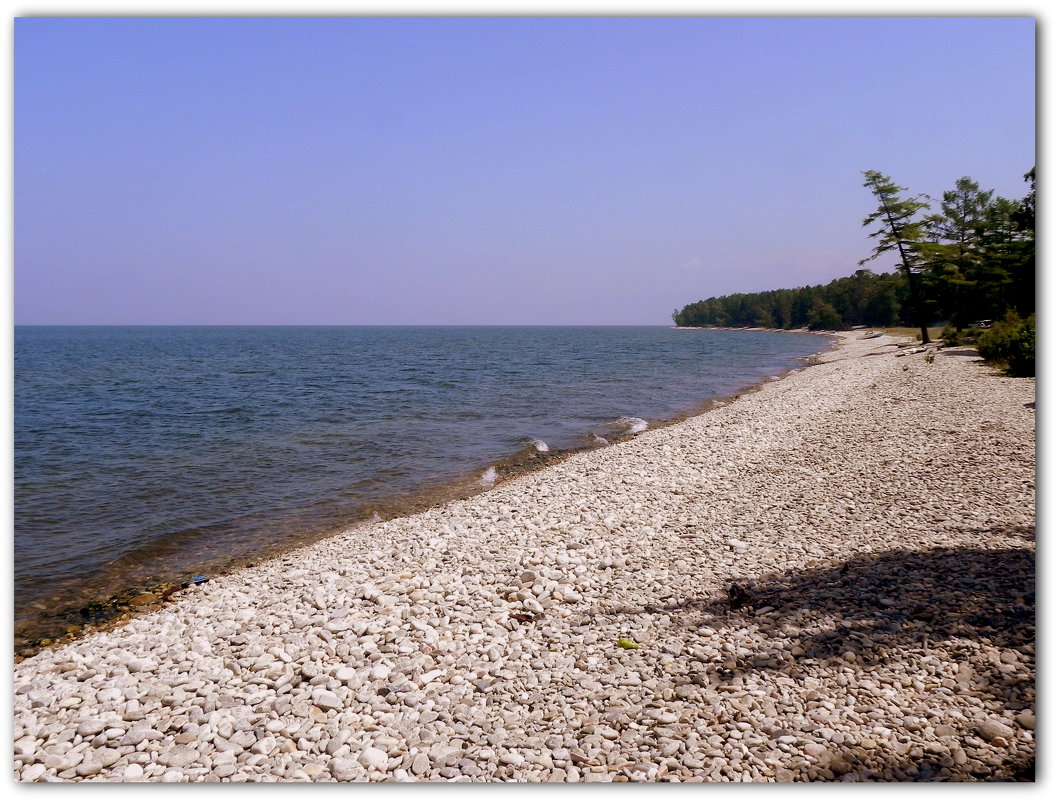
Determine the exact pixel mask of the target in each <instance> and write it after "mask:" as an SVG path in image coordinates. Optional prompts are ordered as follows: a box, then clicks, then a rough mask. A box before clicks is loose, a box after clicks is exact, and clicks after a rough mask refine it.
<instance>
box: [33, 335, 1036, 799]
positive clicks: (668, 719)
mask: <svg viewBox="0 0 1057 801" xmlns="http://www.w3.org/2000/svg"><path fill="white" fill-rule="evenodd" d="M830 336H833V335H830ZM836 338H837V339H838V340H839V341H840V343H841V344H840V347H838V348H837V349H836V350H828V351H826V352H824V353H823V354H822V355H821V356H820V357H819V363H818V365H817V366H815V367H812V369H811V370H802V369H801V370H798V371H795V372H792V373H791V374H787V375H786V377H785V378H784V379H782V380H780V381H767V382H765V383H763V384H762V385H760V386H759V388H758V389H756V390H755V391H753V392H749V393H742V394H740V396H739V397H738V398H737V399H736V400H734V401H733V402H731V403H728V404H726V405H723V406H719V407H718V408H714V409H713V410H712V411H710V412H709V413H707V414H699V415H696V416H693V417H689V418H687V419H685V420H682V421H679V422H675V423H672V424H670V425H666V426H659V427H657V428H653V429H649V430H647V431H645V432H643V433H642V434H639V435H638V436H636V437H633V438H630V439H628V440H625V441H623V442H621V443H617V444H614V445H613V446H611V447H608V448H602V449H595V450H588V451H580V452H576V453H573V454H571V455H570V456H569V457H568V458H566V459H563V460H562V461H561V462H560V463H558V464H556V465H553V466H550V467H547V468H544V469H542V470H538V471H530V472H527V473H525V474H522V475H519V476H517V477H514V478H510V479H508V480H505V481H501V482H499V483H497V484H496V486H495V487H493V488H492V489H490V490H487V491H485V492H483V493H481V494H479V495H474V496H472V497H470V498H468V499H464V500H457V501H454V502H451V503H448V504H446V505H443V506H439V507H432V508H430V509H427V510H425V511H423V512H420V513H418V514H415V515H412V516H409V517H402V518H394V519H391V520H387V521H382V522H379V523H374V524H368V525H365V526H360V527H358V528H354V529H351V530H349V531H347V532H345V533H344V534H341V535H337V536H335V537H331V538H328V539H325V540H321V541H320V542H318V543H315V544H313V545H310V546H307V547H304V548H302V549H299V550H297V551H294V552H290V553H287V554H286V555H284V556H280V557H277V558H275V559H273V560H271V561H269V562H267V563H263V564H259V565H257V566H255V567H252V568H247V569H244V570H240V571H237V572H235V573H232V574H229V575H226V576H222V577H218V578H217V579H215V580H211V581H210V582H209V583H207V584H203V585H199V586H195V587H191V588H188V590H187V591H186V592H184V593H179V594H177V595H175V596H173V599H172V602H171V603H170V604H169V605H168V606H166V607H164V608H162V609H160V610H158V611H155V612H152V613H150V614H147V615H145V616H142V617H137V618H136V619H134V620H132V621H131V622H129V623H127V624H126V625H125V626H123V627H122V628H118V629H114V630H112V631H108V632H103V633H96V634H92V635H90V636H88V637H85V638H83V639H79V640H76V641H74V642H72V643H69V644H66V645H62V646H60V647H57V648H53V649H49V650H47V651H42V652H40V653H38V654H36V655H35V656H32V657H30V658H27V659H26V660H24V661H22V662H21V663H19V664H17V665H16V666H15V683H14V686H15V732H14V740H15V753H16V763H15V768H16V779H21V780H23V781H27V780H38V781H47V780H59V781H62V780H81V779H84V780H95V781H140V780H146V781H187V780H208V781H217V780H227V781H238V780H252V781H260V780H271V781H275V780H280V781H307V780H338V781H349V780H393V779H395V780H401V779H414V778H417V779H420V780H434V781H445V780H500V779H516V780H527V781H643V780H645V781H658V780H669V781H702V780H703V781H727V780H757V781H789V780H793V779H801V780H815V781H824V780H833V779H836V778H844V779H846V780H847V779H848V778H852V779H854V778H858V779H861V780H886V779H887V780H915V779H916V780H925V779H929V778H946V779H948V780H973V779H979V778H992V779H993V778H1020V777H1022V776H1023V775H1024V771H1026V769H1027V765H1028V764H1029V762H1031V761H1032V760H1033V754H1034V743H1033V727H1034V694H1033V682H1034V629H1033V626H1034V598H1033V592H1034V587H1033V579H1034V566H1033V558H1034V550H1033V543H1034V535H1033V531H1034V502H1033V487H1034V451H1033V446H1034V440H1033V437H1034V412H1033V411H1031V410H1030V409H1028V408H1026V406H1025V404H1026V403H1027V402H1029V401H1034V381H1033V380H1031V379H1007V378H1001V377H999V376H996V375H994V373H993V371H990V370H989V369H987V368H983V367H981V366H979V365H977V364H975V363H971V362H969V361H968V360H967V359H966V358H965V357H964V356H959V355H956V354H945V353H943V352H942V351H941V352H940V354H939V356H938V358H936V359H935V363H934V364H933V363H927V362H926V361H925V360H924V358H923V356H914V357H910V358H902V359H893V358H886V357H885V355H886V354H887V355H888V356H889V357H890V356H891V349H890V346H891V344H893V342H895V341H897V340H896V339H895V338H893V337H888V336H885V337H882V338H878V339H872V340H865V341H864V340H861V339H854V338H853V337H852V336H850V335H847V334H845V335H837V337H836ZM886 346H888V347H886ZM868 356H876V357H877V358H867V357H868ZM919 464H927V465H928V471H929V474H928V480H927V481H921V480H918V479H915V478H914V473H915V471H916V469H917V468H916V467H915V465H919ZM999 488H1001V490H1002V492H999V491H998V490H999ZM967 491H968V492H971V493H972V501H971V503H966V500H967V498H968V495H967ZM1029 555H1030V559H1029ZM908 575H909V576H910V579H907V576H908ZM950 575H958V576H959V577H960V578H962V579H965V580H968V581H970V583H971V587H970V589H971V590H972V591H971V592H969V591H968V590H966V591H965V592H960V591H959V587H960V586H961V585H957V586H954V587H951V586H948V585H949V578H948V577H949V576H950ZM937 577H944V578H945V579H947V580H948V583H947V584H937V583H936V580H937ZM1029 580H1030V582H1031V583H1032V586H1031V597H1030V599H1029V597H1028V590H1026V589H1025V587H1026V586H1027V582H1029ZM734 585H737V587H738V588H739V591H740V592H741V593H743V594H744V597H742V596H741V595H738V593H737V592H735V591H734V589H733V587H734ZM973 599H979V601H980V604H981V605H980V608H977V606H976V605H974V604H975V603H976V601H974V600H973ZM938 602H941V603H939V606H938V607H937V603H938ZM919 607H922V608H920V609H919ZM930 609H931V610H932V611H930ZM1007 609H1008V610H1010V611H1009V614H1010V615H1014V614H1016V615H1019V617H1017V618H1016V621H1017V622H1018V625H1016V626H1010V625H1009V621H1008V620H997V621H996V620H991V618H993V617H995V615H996V610H1000V611H1002V613H1003V614H1005V611H1004V610H1007ZM989 615H990V617H989ZM838 632H839V636H837V635H838ZM618 640H624V641H625V644H634V645H637V647H627V648H626V647H622V646H618V645H617V644H616V643H617V641H618ZM965 666H968V668H967V670H966V669H963V668H964V667H965ZM1000 667H1001V669H999V668H1000ZM860 707H862V711H860ZM873 713H880V715H881V716H880V717H876V716H871V715H872V714H873ZM926 754H927V755H928V756H927V757H925V756H922V755H926ZM948 763H949V764H948ZM926 764H927V770H926V769H925V768H924V767H922V765H926ZM912 771H913V775H911V772H912Z"/></svg>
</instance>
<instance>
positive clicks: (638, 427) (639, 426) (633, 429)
mask: <svg viewBox="0 0 1057 801" xmlns="http://www.w3.org/2000/svg"><path fill="white" fill-rule="evenodd" d="M617 425H621V426H624V430H625V431H626V432H627V433H628V434H641V433H642V432H643V431H645V430H646V429H647V428H648V427H649V424H648V423H647V422H646V421H645V420H643V419H642V418H641V417H621V418H620V419H619V420H617Z"/></svg>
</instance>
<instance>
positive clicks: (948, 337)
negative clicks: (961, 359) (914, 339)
mask: <svg viewBox="0 0 1057 801" xmlns="http://www.w3.org/2000/svg"><path fill="white" fill-rule="evenodd" d="M940 339H942V340H943V342H944V344H946V345H947V347H952V346H954V345H957V344H959V343H960V342H961V341H962V335H961V334H960V333H958V331H956V330H955V329H953V328H951V327H950V326H949V325H948V326H946V327H944V329H943V330H942V331H940Z"/></svg>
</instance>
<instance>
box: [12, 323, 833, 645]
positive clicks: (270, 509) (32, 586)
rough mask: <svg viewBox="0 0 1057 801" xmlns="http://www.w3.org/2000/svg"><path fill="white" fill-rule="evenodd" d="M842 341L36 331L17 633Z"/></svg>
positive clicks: (24, 449) (595, 434) (288, 541)
mask: <svg viewBox="0 0 1057 801" xmlns="http://www.w3.org/2000/svg"><path fill="white" fill-rule="evenodd" d="M825 344H826V343H825V341H824V340H821V339H820V338H819V337H818V336H815V335H809V334H802V333H777V332H763V331H712V330H697V331H686V330H674V329H671V328H668V327H128V328H125V327H120V328H111V327H88V328H82V327H18V328H16V332H15V621H16V631H17V632H18V633H19V634H20V635H21V636H22V637H31V636H34V634H36V636H43V634H44V632H45V631H46V630H47V628H48V624H47V622H46V621H47V620H48V619H49V618H52V619H53V618H54V615H55V614H56V613H57V612H62V611H63V610H65V609H67V608H68V607H69V608H80V607H84V606H85V604H87V603H88V602H89V601H90V600H99V599H104V598H108V597H110V596H112V595H114V594H117V593H119V592H121V591H122V590H124V589H126V588H137V587H143V586H146V585H148V584H149V583H150V582H180V581H186V580H187V579H189V578H191V577H192V576H194V575H199V574H206V575H208V574H209V573H210V572H213V571H218V570H221V569H224V568H225V567H230V566H232V565H235V564H238V563H245V562H246V561H247V560H251V559H255V558H260V557H262V556H265V555H267V554H269V553H273V552H276V551H278V550H283V549H285V548H287V547H290V546H291V545H294V544H298V543H300V542H302V541H306V540H307V539H309V538H312V537H315V536H319V535H320V534H322V533H325V532H329V531H336V530H340V529H342V528H345V527H348V526H350V525H355V524H356V523H357V522H361V521H365V520H370V519H377V518H378V517H383V518H384V517H392V516H395V515H399V514H404V513H407V512H409V511H414V510H416V509H419V508H422V507H423V506H427V505H430V504H432V503H436V502H441V501H443V500H447V499H450V498H452V497H459V496H461V495H466V494H472V493H473V492H477V491H480V490H481V489H484V488H486V487H487V486H488V485H489V484H490V483H491V482H492V481H494V480H496V479H500V478H502V477H503V476H504V475H506V474H509V473H511V472H516V471H519V470H523V469H530V468H532V467H534V466H537V465H541V464H544V463H547V462H550V461H554V460H557V459H560V458H561V457H562V455H563V454H564V453H567V452H569V451H572V450H579V449H583V448H588V447H598V446H601V445H604V444H605V443H606V442H610V441H614V440H617V439H620V438H624V437H628V436H633V435H634V434H636V433H638V432H640V431H641V430H643V429H644V428H646V426H647V425H648V424H649V425H656V424H658V423H661V422H664V421H669V420H673V419H677V418H679V417H683V416H685V415H686V414H688V413H691V412H693V411H694V410H697V409H700V408H701V404H702V403H703V402H705V401H707V400H708V399H709V398H715V397H720V396H725V395H730V394H734V393H736V392H738V391H741V390H743V389H745V388H747V387H748V386H751V385H754V384H757V383H759V382H760V381H765V380H767V379H768V378H769V377H771V376H773V375H777V374H780V373H781V372H784V371H785V370H788V369H790V368H793V367H796V366H798V365H799V364H802V363H803V361H802V360H803V359H805V358H806V357H809V356H810V355H812V354H814V353H817V352H818V351H820V350H822V349H823V348H824V347H825ZM48 634H49V635H51V634H52V632H48Z"/></svg>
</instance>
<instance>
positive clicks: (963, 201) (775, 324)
mask: <svg viewBox="0 0 1057 801" xmlns="http://www.w3.org/2000/svg"><path fill="white" fill-rule="evenodd" d="M864 175H865V176H866V178H867V181H866V183H865V184H864V185H865V186H866V187H868V188H869V189H870V190H871V191H872V192H873V193H874V195H875V197H876V198H877V199H878V201H879V207H878V211H877V212H875V213H874V214H871V215H870V216H869V217H867V219H866V220H865V221H864V222H863V224H864V225H874V224H876V225H877V226H878V228H877V230H875V231H873V232H872V233H871V234H870V236H871V237H874V238H876V239H877V240H878V243H879V244H878V245H877V248H876V249H875V251H874V253H873V254H872V255H871V256H869V257H868V258H866V259H864V260H863V261H862V262H860V267H861V266H862V265H863V264H865V263H867V262H869V261H871V260H873V259H875V258H877V257H879V256H881V255H882V254H884V253H888V252H892V253H897V254H898V256H899V259H900V269H899V270H897V271H896V272H892V273H880V274H878V273H875V272H872V271H871V270H867V269H859V270H856V272H855V273H854V275H850V276H848V277H846V278H838V279H836V280H834V281H830V282H829V283H828V284H818V285H815V286H803V287H798V288H796V289H773V290H769V291H766V292H749V293H738V294H734V295H722V296H720V297H711V298H708V299H707V300H699V301H697V302H696V303H690V304H688V305H687V306H684V307H683V308H682V309H678V310H676V311H674V312H673V313H672V319H673V320H674V321H675V324H676V325H680V326H728V327H742V326H760V327H764V328H809V329H812V330H840V329H847V328H851V327H853V326H859V325H865V326H872V327H884V326H893V325H906V326H917V325H925V324H929V325H931V324H935V323H938V322H945V323H948V324H949V325H951V326H952V327H953V328H955V329H957V330H959V331H960V330H961V329H963V328H964V327H966V326H967V325H969V324H970V323H971V322H973V321H975V320H982V319H992V320H998V319H1002V318H1003V317H1005V316H1006V314H1007V313H1008V312H1014V313H1016V314H1018V315H1020V316H1024V317H1026V316H1028V315H1031V314H1033V313H1034V311H1035V168H1032V169H1031V171H1030V172H1028V173H1027V175H1025V176H1024V179H1025V180H1026V181H1027V182H1028V183H1029V185H1030V191H1029V192H1028V194H1027V195H1026V196H1025V197H1024V198H1023V199H1021V200H1007V199H1006V198H1002V197H993V194H994V193H993V191H981V190H980V187H979V185H978V184H977V183H976V182H975V181H973V180H972V179H971V178H961V179H959V180H958V182H957V183H956V185H955V188H954V189H952V190H950V191H948V192H944V193H943V199H942V201H940V203H939V209H938V210H936V211H933V209H932V207H931V203H930V201H931V199H930V198H927V197H926V196H924V195H919V196H917V197H913V198H909V199H905V198H904V197H903V196H902V195H901V194H900V193H901V192H903V191H905V190H904V188H903V187H898V186H895V185H894V184H893V183H892V182H891V180H890V179H888V177H887V176H884V175H881V174H880V173H876V172H872V171H870V172H866V173H864Z"/></svg>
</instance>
